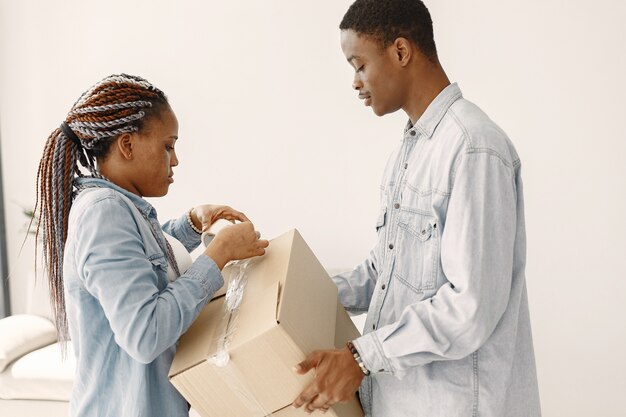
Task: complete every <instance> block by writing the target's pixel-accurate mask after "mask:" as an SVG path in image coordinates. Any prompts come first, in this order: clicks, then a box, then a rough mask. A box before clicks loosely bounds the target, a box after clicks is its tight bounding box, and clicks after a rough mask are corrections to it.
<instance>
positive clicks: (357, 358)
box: [346, 342, 370, 376]
mask: <svg viewBox="0 0 626 417" xmlns="http://www.w3.org/2000/svg"><path fill="white" fill-rule="evenodd" d="M346 346H347V347H348V350H350V353H352V356H353V357H354V360H355V361H356V363H357V365H359V368H361V371H363V373H364V374H365V376H368V375H369V374H370V370H369V369H367V368H366V367H365V364H364V363H363V359H361V355H360V354H359V351H358V350H356V347H354V344H353V343H352V342H348V343H346Z"/></svg>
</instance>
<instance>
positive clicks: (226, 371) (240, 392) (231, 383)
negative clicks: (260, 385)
mask: <svg viewBox="0 0 626 417" xmlns="http://www.w3.org/2000/svg"><path fill="white" fill-rule="evenodd" d="M215 370H216V371H217V373H218V374H219V375H220V377H221V378H222V381H224V383H225V384H226V386H228V388H230V389H231V391H232V392H234V393H235V394H236V395H237V398H238V399H239V400H240V401H241V403H242V404H243V406H244V407H246V408H247V409H248V411H249V412H250V415H251V416H252V417H266V416H273V415H274V414H273V413H272V412H271V411H270V410H267V409H266V408H265V407H263V404H261V403H260V402H259V400H258V399H257V398H256V397H255V396H254V394H252V391H251V390H250V389H249V387H248V386H247V384H246V383H245V382H244V378H243V376H242V375H241V373H240V372H239V370H238V369H237V367H236V366H235V364H234V363H233V362H230V361H229V362H228V363H227V364H226V365H224V366H216V367H215Z"/></svg>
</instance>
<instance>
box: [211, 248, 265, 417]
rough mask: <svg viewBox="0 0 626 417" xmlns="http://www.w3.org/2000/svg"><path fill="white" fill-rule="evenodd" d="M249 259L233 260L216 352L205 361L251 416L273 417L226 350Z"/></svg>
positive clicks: (235, 317) (234, 326) (234, 324)
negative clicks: (210, 364)
mask: <svg viewBox="0 0 626 417" xmlns="http://www.w3.org/2000/svg"><path fill="white" fill-rule="evenodd" d="M249 263H250V260H244V261H236V262H233V263H232V264H231V268H232V273H231V274H232V275H231V277H230V280H229V282H228V289H227V290H226V297H225V299H226V300H225V303H224V315H223V317H222V321H221V323H220V326H221V329H220V331H219V333H218V334H219V337H218V340H217V352H216V353H215V354H214V355H212V356H210V357H209V358H207V359H208V362H210V363H212V364H214V365H215V370H216V371H217V373H218V374H219V375H220V377H221V378H222V381H224V382H225V384H226V386H228V387H229V388H230V389H231V391H232V392H234V393H235V394H236V395H237V397H238V398H239V400H241V403H242V404H243V405H244V406H245V407H246V408H247V409H248V411H249V412H250V413H251V415H252V416H253V417H265V416H272V415H273V414H272V412H271V411H270V410H267V409H265V407H263V405H262V404H261V403H260V402H259V400H258V399H257V398H256V397H255V396H254V394H252V391H251V390H250V389H249V387H248V386H247V384H246V383H245V382H244V378H243V376H242V375H241V372H239V370H238V369H237V367H236V366H235V364H234V363H232V362H231V361H230V355H229V353H228V348H229V347H230V342H231V341H232V337H233V334H234V333H235V330H236V329H237V319H238V317H239V305H240V304H241V300H242V299H243V294H244V290H245V288H246V284H247V283H248V276H247V275H246V268H247V267H248V265H249Z"/></svg>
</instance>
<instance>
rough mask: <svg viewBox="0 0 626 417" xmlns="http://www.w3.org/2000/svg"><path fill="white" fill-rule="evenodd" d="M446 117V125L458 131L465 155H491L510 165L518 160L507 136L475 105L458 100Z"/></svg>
mask: <svg viewBox="0 0 626 417" xmlns="http://www.w3.org/2000/svg"><path fill="white" fill-rule="evenodd" d="M447 116H448V117H447V118H446V119H447V123H449V124H451V125H453V126H454V127H455V128H456V129H458V131H459V134H460V136H461V138H462V144H463V148H464V149H463V150H464V152H465V153H482V152H486V153H493V154H496V155H497V156H499V157H500V158H503V159H505V160H507V161H509V162H510V163H516V162H517V160H518V159H519V157H518V155H517V151H516V150H515V147H514V145H513V143H512V142H511V140H510V139H509V137H508V135H507V134H506V133H505V132H504V130H503V129H502V128H501V127H500V126H499V125H498V124H496V123H495V122H494V121H493V120H491V118H490V117H489V116H488V115H487V114H486V113H485V112H484V111H483V110H482V109H481V108H480V107H478V106H477V105H476V104H474V103H472V102H470V101H468V100H465V99H459V100H457V101H456V102H455V103H454V104H453V105H452V106H451V107H450V109H449V110H448V114H447Z"/></svg>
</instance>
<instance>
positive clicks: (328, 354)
mask: <svg viewBox="0 0 626 417" xmlns="http://www.w3.org/2000/svg"><path fill="white" fill-rule="evenodd" d="M311 369H315V379H314V380H313V382H311V384H310V385H309V386H308V387H307V388H306V389H305V390H304V391H302V393H301V394H300V396H298V398H296V400H295V401H294V402H293V406H294V407H296V408H299V407H302V406H303V405H305V404H306V409H305V410H306V411H307V412H308V413H311V412H313V411H314V410H316V409H320V410H322V411H324V412H326V411H328V409H329V408H330V406H331V405H333V404H335V403H337V402H345V401H349V400H350V399H352V396H353V395H354V393H355V392H356V391H357V389H358V388H359V385H360V384H361V381H362V380H363V377H364V376H365V375H364V374H363V371H361V368H360V367H359V365H358V364H357V363H356V361H355V360H354V357H353V356H352V353H351V352H350V350H348V348H347V347H344V348H343V349H337V350H316V351H314V352H313V353H311V354H310V355H309V356H307V358H306V359H305V360H304V361H302V362H300V363H299V364H298V365H296V367H295V371H296V372H297V373H299V374H302V375H304V374H306V373H307V372H309V371H310V370H311Z"/></svg>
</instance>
